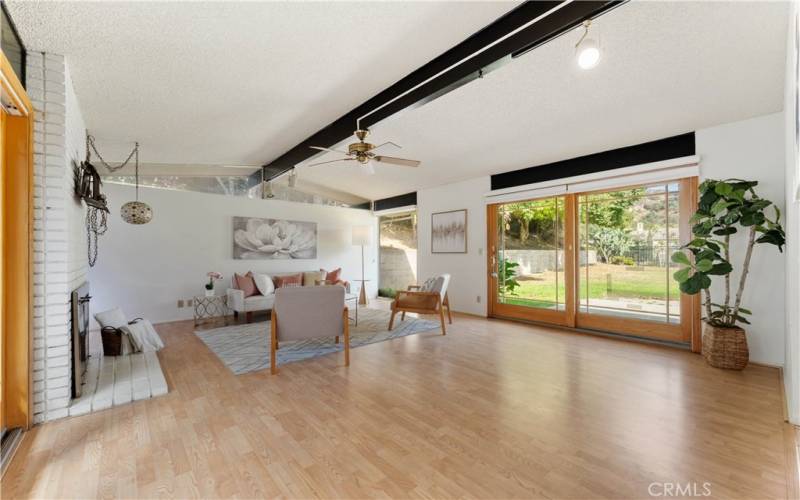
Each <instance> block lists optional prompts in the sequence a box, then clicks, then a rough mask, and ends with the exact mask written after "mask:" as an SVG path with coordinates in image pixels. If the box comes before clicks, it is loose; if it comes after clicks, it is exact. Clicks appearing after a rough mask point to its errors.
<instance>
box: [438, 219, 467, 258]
mask: <svg viewBox="0 0 800 500" xmlns="http://www.w3.org/2000/svg"><path fill="white" fill-rule="evenodd" d="M431 253H467V210H466V209H463V210H451V211H449V212H437V213H434V214H431Z"/></svg>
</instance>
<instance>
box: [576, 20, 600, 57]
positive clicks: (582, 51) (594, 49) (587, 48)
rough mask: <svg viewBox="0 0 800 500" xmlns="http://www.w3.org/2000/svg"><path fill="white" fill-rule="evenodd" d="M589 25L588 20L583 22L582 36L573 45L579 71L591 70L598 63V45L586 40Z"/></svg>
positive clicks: (589, 39)
mask: <svg viewBox="0 0 800 500" xmlns="http://www.w3.org/2000/svg"><path fill="white" fill-rule="evenodd" d="M591 24H592V21H590V20H586V21H584V22H583V30H584V31H583V36H581V39H580V40H578V43H576V44H575V57H576V59H577V60H578V66H580V67H581V69H592V68H594V67H595V66H597V63H598V62H600V44H599V43H597V41H596V40H593V39H591V38H586V35H588V34H589V26H591Z"/></svg>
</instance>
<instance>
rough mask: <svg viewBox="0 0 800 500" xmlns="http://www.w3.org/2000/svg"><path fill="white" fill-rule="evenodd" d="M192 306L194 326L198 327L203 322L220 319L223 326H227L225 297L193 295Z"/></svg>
mask: <svg viewBox="0 0 800 500" xmlns="http://www.w3.org/2000/svg"><path fill="white" fill-rule="evenodd" d="M193 305H194V326H198V325H199V324H200V323H201V322H202V321H204V320H216V319H219V318H222V320H223V322H224V323H225V326H228V297H227V296H225V295H214V296H212V297H206V296H205V295H195V296H194V300H193Z"/></svg>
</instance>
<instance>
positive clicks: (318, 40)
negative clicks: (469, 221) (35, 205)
mask: <svg viewBox="0 0 800 500" xmlns="http://www.w3.org/2000/svg"><path fill="white" fill-rule="evenodd" d="M513 6H514V5H513V4H509V3H464V4H462V3H459V4H454V3H438V2H435V3H429V2H415V3H401V4H398V3H367V2H362V3H346V4H342V3H299V4H298V3H292V4H285V3H269V4H259V3H244V4H228V3H225V4H222V3H211V4H207V3H203V4H195V3H189V4H187V3H180V2H175V3H140V4H128V3H125V4H119V3H103V4H87V3H78V4H74V3H66V4H61V3H59V4H38V3H28V2H21V3H20V2H10V8H11V11H12V15H13V16H14V18H15V20H16V22H17V24H18V26H19V28H20V31H21V34H22V36H23V38H24V39H25V41H26V43H27V44H28V45H29V46H30V47H31V48H34V49H44V50H50V51H53V52H60V53H65V54H66V55H67V57H68V60H69V63H70V66H71V72H72V77H73V80H74V83H75V87H76V91H77V93H78V97H79V99H80V103H81V107H82V109H83V113H84V117H85V119H86V122H87V125H88V126H89V128H90V129H91V130H92V131H93V132H94V133H96V135H97V136H98V139H99V143H100V145H101V147H102V148H103V150H104V151H105V150H109V149H111V150H115V151H116V156H117V157H119V156H122V154H123V152H124V151H125V150H126V149H128V148H129V144H130V141H132V140H134V139H138V140H140V142H142V144H143V145H142V159H143V161H145V162H160V163H178V164H191V163H203V164H234V165H235V164H260V163H262V162H265V161H268V160H270V159H272V158H274V157H276V156H278V155H279V154H281V153H283V152H284V151H285V150H287V149H288V148H290V147H291V146H293V145H295V144H297V143H298V142H300V141H301V140H302V139H304V138H305V137H307V136H308V135H310V134H311V133H313V132H315V131H316V130H318V129H319V128H320V127H321V126H323V125H326V124H327V123H329V122H331V121H332V120H333V119H335V118H337V117H338V116H340V115H341V114H343V113H344V112H346V111H348V110H350V109H351V108H353V107H355V105H357V104H359V103H361V102H362V101H363V99H364V97H366V96H371V95H373V94H375V93H376V92H377V91H379V90H381V89H383V88H385V87H386V86H388V85H389V84H391V83H393V82H394V81H396V80H398V79H399V78H401V77H402V76H404V75H405V74H407V73H408V72H410V71H412V70H413V69H415V68H416V67H418V66H420V65H421V64H424V63H425V62H427V61H428V60H430V59H431V58H433V57H434V56H436V55H437V54H439V53H441V52H443V51H444V50H446V49H447V48H449V47H451V46H452V45H454V44H455V43H457V42H458V41H460V40H462V39H463V38H465V37H466V36H468V35H469V34H471V33H473V32H475V31H477V30H478V29H479V28H480V27H482V26H484V25H486V24H488V23H490V22H491V21H492V20H494V19H495V18H497V17H499V16H500V15H502V14H503V13H504V12H506V11H508V10H510V9H511V8H513ZM787 16H788V5H787V4H786V3H780V2H765V3H760V2H756V3H744V2H639V1H634V2H630V3H628V4H626V5H623V6H622V7H620V8H618V9H616V10H614V11H613V12H611V13H610V14H607V15H605V16H603V17H601V18H600V19H598V20H597V21H596V22H595V23H594V28H593V36H597V35H599V37H600V40H601V45H602V48H603V59H602V61H601V62H600V64H599V65H598V66H597V67H596V68H595V69H593V70H591V71H581V70H579V69H578V68H577V67H576V65H575V61H574V47H573V46H574V43H575V42H576V41H577V39H578V37H579V35H580V34H579V33H578V32H574V33H570V34H567V35H565V36H563V37H561V38H559V39H558V40H555V41H553V42H551V43H549V44H547V45H545V46H543V47H540V48H538V49H536V50H534V51H532V52H530V53H528V54H527V55H525V56H523V57H521V58H519V59H517V60H515V61H514V62H512V63H511V64H509V65H507V66H505V67H503V68H500V69H499V70H497V71H495V72H492V73H490V74H488V75H487V76H486V77H485V78H483V79H482V80H478V81H475V82H473V83H470V84H468V85H466V86H464V87H462V88H460V89H458V90H456V91H454V92H451V93H449V94H447V95H445V96H443V97H441V98H439V99H437V100H435V101H433V102H431V103H429V104H427V105H425V106H422V107H420V108H416V109H412V110H407V111H405V112H403V113H401V114H399V115H396V116H394V117H391V118H389V119H387V120H385V121H384V122H382V123H379V124H377V125H375V126H373V127H372V131H373V136H372V138H371V139H373V141H372V142H375V143H380V142H384V141H387V140H392V141H395V142H398V143H400V144H402V145H403V146H404V148H403V149H402V150H399V151H392V150H391V149H387V150H385V152H384V154H387V155H394V156H403V157H408V158H414V159H419V160H422V162H423V163H422V166H421V167H420V168H418V169H410V168H404V167H397V166H381V167H379V168H378V172H377V173H376V174H375V175H374V176H370V177H365V176H363V175H362V174H361V173H360V171H359V170H358V168H354V167H350V166H345V165H338V164H333V165H328V166H321V167H313V168H305V167H303V168H302V169H301V173H300V175H301V178H302V177H305V178H306V179H307V180H308V181H309V182H313V183H316V184H321V185H326V186H328V187H330V188H331V189H336V190H341V191H346V192H349V193H353V194H355V195H358V196H362V197H366V198H373V199H375V198H381V197H385V196H391V195H395V194H400V193H405V192H409V191H413V190H416V189H419V188H424V187H430V186H436V185H441V184H444V183H447V182H453V181H457V180H461V179H467V178H472V177H476V176H479V175H486V174H489V173H497V172H502V171H507V170H512V169H518V168H524V167H528V166H531V165H537V164H542V163H547V162H550V161H556V160H561V159H565V158H570V157H574V156H579V155H582V154H587V153H591V152H596V151H601V150H606V149H611V148H615V147H621V146H625V145H629V144H635V143H639V142H644V141H648V140H653V139H657V138H660V137H664V136H669V135H673V134H678V133H683V132H687V131H691V130H695V129H698V128H703V127H707V126H712V125H715V124H719V123H725V122H730V121H735V120H739V119H744V118H748V117H751V116H756V115H759V114H764V113H770V112H775V111H780V110H781V109H782V108H783V82H784V63H785V60H784V57H785V41H786V38H785V37H786V27H787V24H788V17H787ZM347 142H349V141H347ZM109 156H114V155H109ZM323 159H328V157H325V156H320V157H317V158H315V159H314V161H321V160H323Z"/></svg>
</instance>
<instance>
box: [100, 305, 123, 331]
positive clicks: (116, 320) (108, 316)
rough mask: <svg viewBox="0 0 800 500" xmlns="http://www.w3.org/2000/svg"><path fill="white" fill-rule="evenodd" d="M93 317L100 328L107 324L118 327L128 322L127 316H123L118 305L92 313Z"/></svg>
mask: <svg viewBox="0 0 800 500" xmlns="http://www.w3.org/2000/svg"><path fill="white" fill-rule="evenodd" d="M94 319H96V320H97V322H98V323H100V328H105V327H107V326H111V327H114V328H120V327H122V326H125V325H127V324H128V318H126V317H125V313H124V312H122V309H120V308H119V307H115V308H114V309H110V310H108V311H103V312H101V313H97V314H95V315H94Z"/></svg>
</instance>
